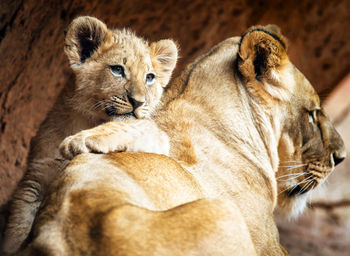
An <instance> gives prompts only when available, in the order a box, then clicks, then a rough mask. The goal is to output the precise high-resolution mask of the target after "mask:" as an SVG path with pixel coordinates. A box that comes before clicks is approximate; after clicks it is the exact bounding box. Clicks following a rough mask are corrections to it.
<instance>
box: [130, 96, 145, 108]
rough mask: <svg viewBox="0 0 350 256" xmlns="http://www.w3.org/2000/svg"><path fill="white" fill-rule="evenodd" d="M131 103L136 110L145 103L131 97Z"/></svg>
mask: <svg viewBox="0 0 350 256" xmlns="http://www.w3.org/2000/svg"><path fill="white" fill-rule="evenodd" d="M129 101H130V103H131V105H132V107H133V108H134V109H137V108H138V107H140V106H141V105H142V104H143V103H144V102H143V101H137V100H135V99H133V98H131V97H129Z"/></svg>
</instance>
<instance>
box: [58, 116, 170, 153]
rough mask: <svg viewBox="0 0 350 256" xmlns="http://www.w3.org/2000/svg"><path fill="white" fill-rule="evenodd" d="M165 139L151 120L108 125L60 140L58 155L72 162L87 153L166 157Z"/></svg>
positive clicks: (167, 139) (109, 123)
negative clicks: (162, 155)
mask: <svg viewBox="0 0 350 256" xmlns="http://www.w3.org/2000/svg"><path fill="white" fill-rule="evenodd" d="M169 147H170V146H169V138H168V136H167V134H166V133H165V132H163V131H162V130H160V129H159V128H158V126H157V125H156V124H155V123H154V122H153V121H152V120H129V121H125V122H108V123H104V124H101V125H99V126H97V127H95V128H91V129H88V130H84V131H81V132H78V133H77V134H75V135H72V136H69V137H67V138H66V139H64V140H63V142H62V143H61V145H60V152H61V154H62V156H63V157H65V158H67V159H72V158H73V157H74V156H75V155H77V154H81V153H87V152H96V153H97V152H98V153H108V152H119V151H127V152H147V153H156V154H164V155H168V154H169Z"/></svg>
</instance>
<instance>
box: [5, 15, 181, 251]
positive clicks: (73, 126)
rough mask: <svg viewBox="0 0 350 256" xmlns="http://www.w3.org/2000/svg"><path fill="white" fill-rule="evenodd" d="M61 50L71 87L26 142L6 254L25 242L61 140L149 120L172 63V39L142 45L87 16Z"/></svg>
mask: <svg viewBox="0 0 350 256" xmlns="http://www.w3.org/2000/svg"><path fill="white" fill-rule="evenodd" d="M64 51H65V53H66V55H67V57H68V59H69V63H70V66H71V68H72V69H73V71H74V73H75V75H76V82H75V86H73V85H67V86H66V88H65V89H64V90H63V92H62V94H61V95H60V97H59V98H58V100H57V102H56V103H55V105H54V107H53V109H52V110H51V112H50V113H49V114H48V116H47V118H46V120H45V121H44V122H43V124H42V125H41V127H40V129H39V132H38V134H37V136H36V137H35V138H34V139H33V141H32V148H31V152H30V155H29V162H28V170H27V173H26V174H25V176H24V178H23V180H22V181H21V182H20V184H19V186H18V188H17V190H16V192H15V194H14V196H13V200H12V202H11V206H10V211H11V215H10V217H9V221H8V225H7V229H6V232H5V240H4V243H3V251H4V252H5V253H8V254H12V253H15V252H16V251H17V250H18V249H19V248H20V246H21V245H22V244H23V242H24V241H25V239H26V238H27V236H28V234H29V231H30V229H31V226H32V223H33V220H34V217H35V214H36V212H37V210H38V207H39V206H40V203H41V201H42V198H43V195H44V193H45V191H46V189H47V187H48V185H49V184H50V183H51V181H52V180H53V178H54V177H55V175H56V174H57V173H58V172H59V171H60V170H61V169H62V168H63V167H64V166H65V164H66V162H65V161H63V160H60V153H59V150H58V146H59V144H60V143H61V142H62V140H63V139H64V138H66V137H67V136H70V135H73V134H75V133H77V132H79V131H82V130H85V129H89V128H92V127H94V126H97V125H99V124H101V123H103V122H106V121H116V120H117V121H118V120H128V119H135V118H146V117H149V116H150V115H151V114H152V112H153V111H154V110H155V108H156V106H157V104H158V103H159V101H160V97H161V95H162V92H163V88H164V87H165V86H166V85H167V83H168V82H169V80H170V76H171V73H172V71H173V69H174V68H175V65H176V61H177V47H176V44H175V43H174V42H173V41H172V40H161V41H158V42H154V43H151V44H148V42H146V41H144V40H143V39H141V38H139V37H136V36H135V35H134V34H133V33H132V32H130V31H129V30H125V29H123V30H110V29H108V28H107V26H106V25H105V24H104V23H103V22H101V21H100V20H98V19H96V18H93V17H78V18H76V19H74V20H73V22H72V23H71V24H70V26H69V28H68V31H67V34H66V38H65V48H64ZM160 136H161V134H160ZM150 151H152V149H151V150H150ZM153 151H154V152H157V149H156V148H154V149H153ZM161 151H163V149H161Z"/></svg>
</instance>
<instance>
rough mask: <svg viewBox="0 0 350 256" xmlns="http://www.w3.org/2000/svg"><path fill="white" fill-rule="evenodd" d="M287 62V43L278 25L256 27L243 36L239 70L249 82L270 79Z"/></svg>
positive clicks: (239, 52) (238, 57) (238, 58)
mask: <svg viewBox="0 0 350 256" xmlns="http://www.w3.org/2000/svg"><path fill="white" fill-rule="evenodd" d="M287 60H288V56H287V41H286V39H285V38H284V37H283V36H282V34H281V32H280V29H279V28H278V27H277V26H276V25H267V26H265V27H263V26H254V27H251V28H250V29H248V31H247V32H245V33H244V34H243V35H242V38H241V42H240V45H239V50H238V56H237V62H238V70H239V71H240V73H241V74H242V75H243V77H244V78H245V79H247V80H248V81H249V80H253V79H258V80H260V79H262V78H268V77H269V76H271V71H272V70H273V69H276V68H278V67H280V66H282V65H283V64H284V63H285V61H287Z"/></svg>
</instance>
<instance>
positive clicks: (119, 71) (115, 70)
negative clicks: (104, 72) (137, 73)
mask: <svg viewBox="0 0 350 256" xmlns="http://www.w3.org/2000/svg"><path fill="white" fill-rule="evenodd" d="M110 68H111V72H112V74H113V75H114V76H118V77H125V73H124V68H123V67H122V66H120V65H114V66H110Z"/></svg>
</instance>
